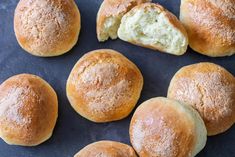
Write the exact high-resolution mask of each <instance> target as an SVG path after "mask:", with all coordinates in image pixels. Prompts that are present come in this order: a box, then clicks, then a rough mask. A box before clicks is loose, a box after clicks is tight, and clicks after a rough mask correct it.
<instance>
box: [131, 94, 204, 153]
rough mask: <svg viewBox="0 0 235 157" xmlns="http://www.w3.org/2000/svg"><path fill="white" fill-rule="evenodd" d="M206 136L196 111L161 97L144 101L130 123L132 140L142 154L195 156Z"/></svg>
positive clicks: (201, 147)
mask: <svg viewBox="0 0 235 157" xmlns="http://www.w3.org/2000/svg"><path fill="white" fill-rule="evenodd" d="M206 139H207V136H206V128H205V125H204V123H203V121H202V119H201V117H200V116H199V114H198V113H197V111H196V110H194V109H193V108H191V107H190V106H189V105H184V104H182V103H179V102H177V101H174V100H171V99H167V98H162V97H158V98H153V99H150V100H148V101H145V102H144V103H143V104H141V105H140V106H139V107H138V108H137V110H136V111H135V113H134V115H133V117H132V120H131V124H130V140H131V143H132V145H133V147H134V149H135V150H136V152H137V153H138V155H139V156H140V157H193V156H195V155H196V154H197V153H199V152H200V151H201V150H202V149H203V147H204V146H205V144H206Z"/></svg>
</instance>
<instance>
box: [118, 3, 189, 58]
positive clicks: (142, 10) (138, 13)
mask: <svg viewBox="0 0 235 157" xmlns="http://www.w3.org/2000/svg"><path fill="white" fill-rule="evenodd" d="M118 37H119V38H120V39H122V40H124V41H127V42H130V43H132V44H136V45H139V46H143V47H146V48H151V49H154V50H159V51H162V52H167V53H170V54H173V55H182V54H184V53H185V52H186V50H187V47H188V37H187V33H186V31H185V29H184V27H183V25H182V24H181V23H180V21H179V20H178V19H177V17H176V16H175V15H173V14H172V13H170V12H169V11H167V10H166V9H164V8H163V7H162V6H161V5H159V4H154V3H144V4H140V5H138V6H136V7H134V8H133V9H131V10H130V11H129V12H128V13H126V14H125V15H124V16H123V18H122V20H121V24H120V27H119V29H118Z"/></svg>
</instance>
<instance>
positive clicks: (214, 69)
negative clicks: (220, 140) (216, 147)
mask: <svg viewBox="0 0 235 157" xmlns="http://www.w3.org/2000/svg"><path fill="white" fill-rule="evenodd" d="M168 97H169V98H173V99H176V100H179V101H182V102H184V103H187V104H189V105H192V106H193V107H194V108H195V109H196V110H197V111H198V112H199V113H200V115H201V116H202V118H203V120H204V122H205V125H206V127H207V132H208V135H216V134H219V133H222V132H224V131H226V130H227V129H229V128H230V127H231V126H232V125H233V124H234V122H235V105H234V104H235V79H234V77H233V76H232V74H230V73H229V72H228V71H227V70H225V69H224V68H222V67H220V66H218V65H215V64H213V63H199V64H193V65H189V66H185V67H183V68H181V69H180V70H179V71H178V72H177V73H176V74H175V76H174V77H173V79H172V80H171V83H170V86H169V89H168Z"/></svg>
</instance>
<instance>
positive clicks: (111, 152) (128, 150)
mask: <svg viewBox="0 0 235 157" xmlns="http://www.w3.org/2000/svg"><path fill="white" fill-rule="evenodd" d="M97 155H98V156H99V157H137V156H136V154H135V151H134V149H133V148H132V147H131V146H129V145H126V144H123V143H120V142H114V141H99V142H94V143H92V144H89V145H87V146H86V147H84V148H83V149H82V150H80V151H79V152H78V153H77V154H75V155H74V157H95V156H97ZM98 156H97V157H98Z"/></svg>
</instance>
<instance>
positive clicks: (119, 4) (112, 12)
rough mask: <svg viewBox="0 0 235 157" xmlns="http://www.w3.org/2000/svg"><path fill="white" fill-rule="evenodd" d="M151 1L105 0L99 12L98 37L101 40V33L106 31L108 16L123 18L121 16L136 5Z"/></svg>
mask: <svg viewBox="0 0 235 157" xmlns="http://www.w3.org/2000/svg"><path fill="white" fill-rule="evenodd" d="M150 1H151V0H104V1H103V2H102V4H101V6H100V9H99V12H98V14H97V22H96V31H97V38H98V39H99V40H101V34H102V33H103V31H105V30H103V29H104V23H105V21H106V19H107V18H109V17H116V18H119V20H121V17H122V16H123V15H124V14H125V13H127V12H128V11H129V10H131V8H133V7H134V6H136V5H139V4H141V3H145V2H150Z"/></svg>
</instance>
